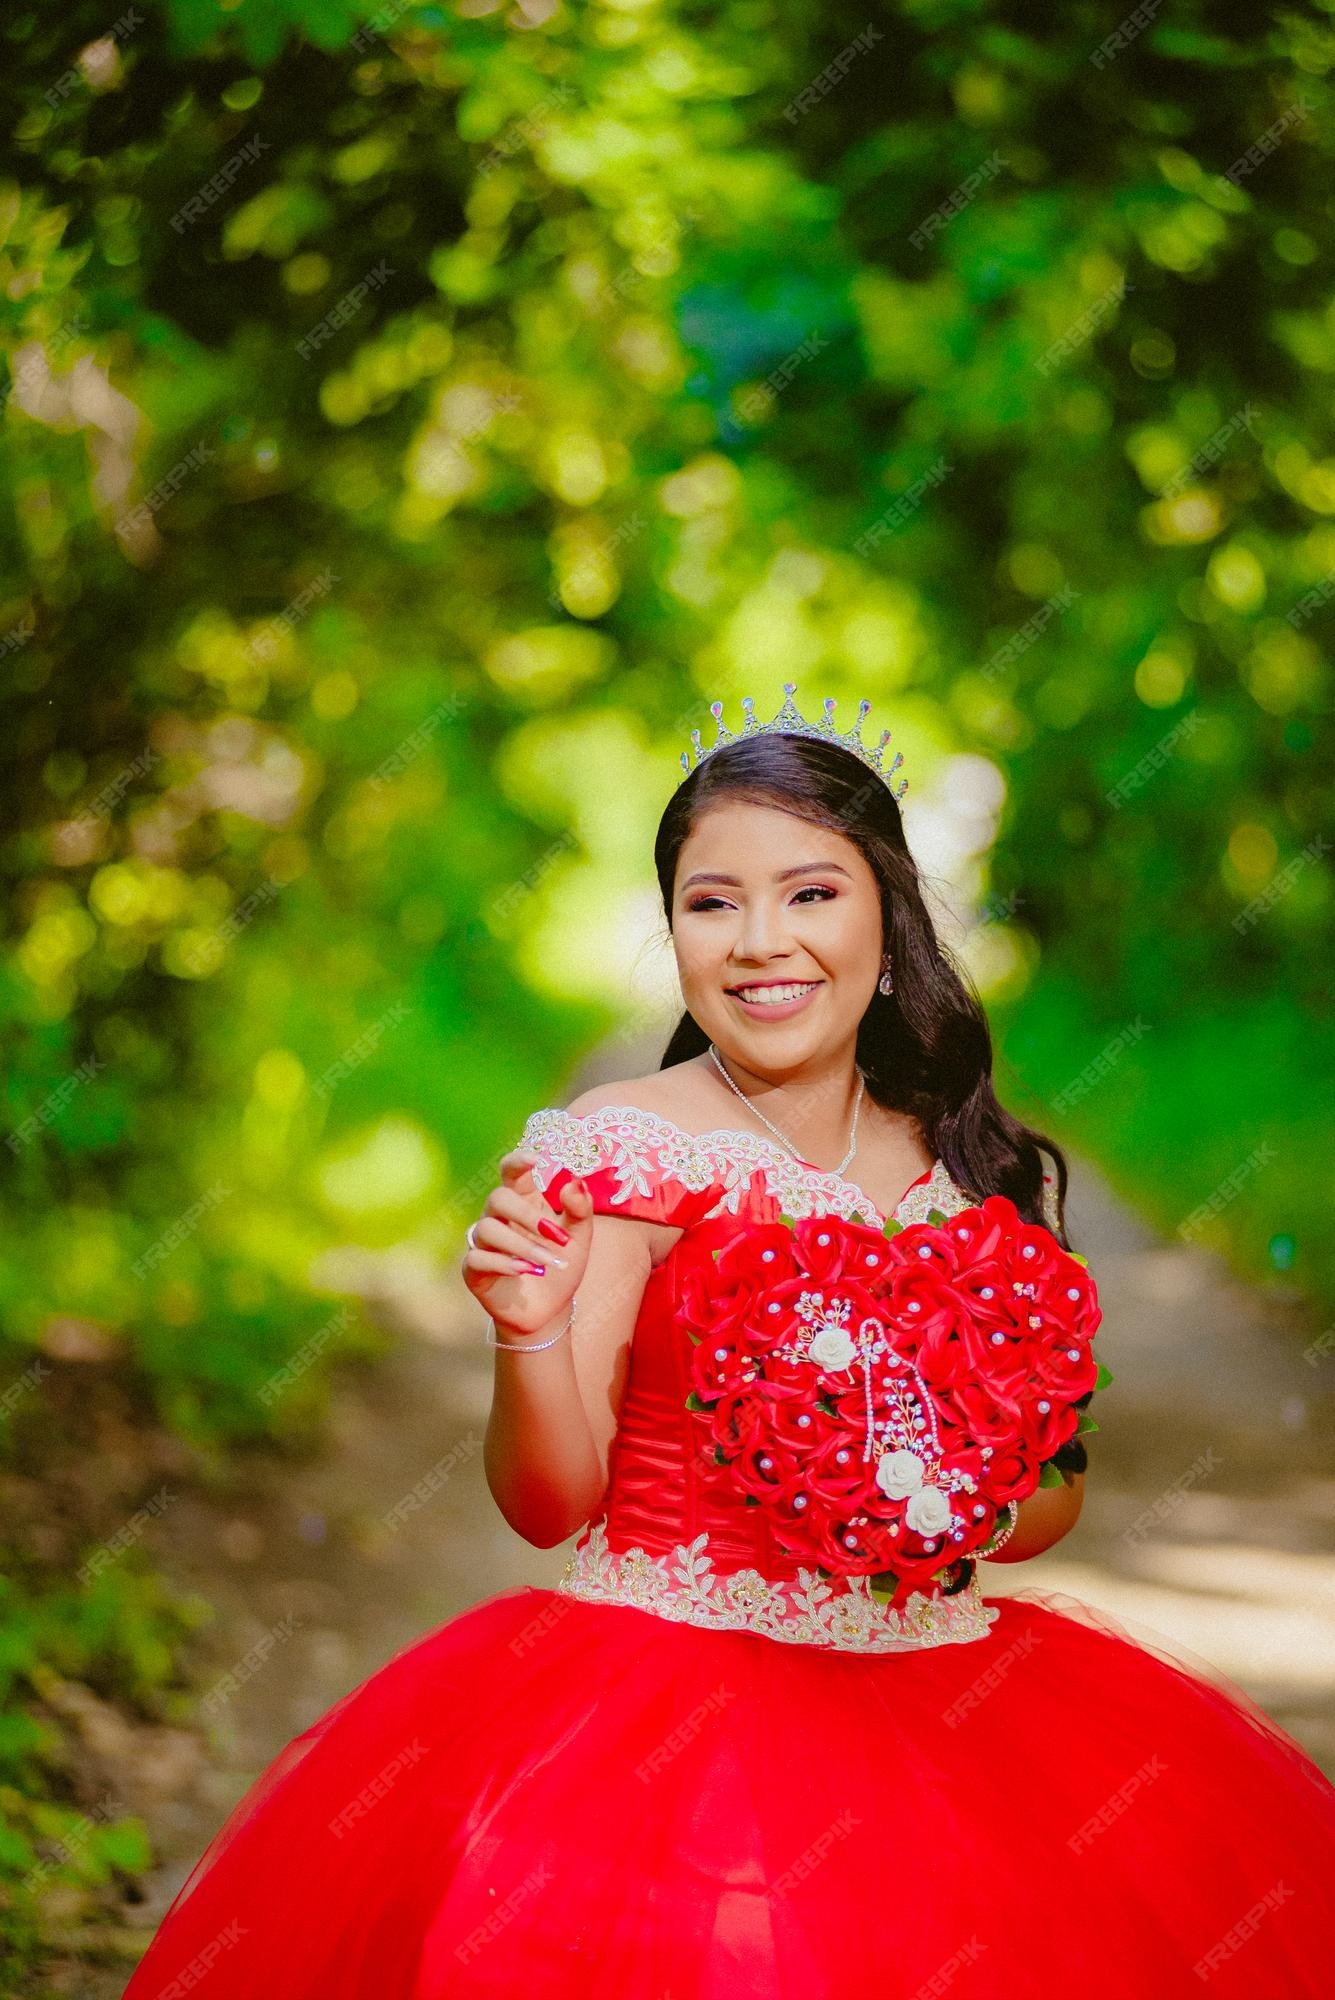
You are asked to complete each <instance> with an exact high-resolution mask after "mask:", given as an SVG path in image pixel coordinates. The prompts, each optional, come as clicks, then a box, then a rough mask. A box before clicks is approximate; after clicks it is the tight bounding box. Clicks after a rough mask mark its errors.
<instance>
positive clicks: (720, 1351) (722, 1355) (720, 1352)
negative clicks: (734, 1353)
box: [714, 1347, 728, 1361]
mask: <svg viewBox="0 0 1335 2000" xmlns="http://www.w3.org/2000/svg"><path fill="white" fill-rule="evenodd" d="M727 1358H728V1350H727V1348H726V1347H716V1348H715V1349H714V1359H715V1361H726V1360H727Z"/></svg>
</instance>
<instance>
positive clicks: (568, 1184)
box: [558, 1180, 593, 1223]
mask: <svg viewBox="0 0 1335 2000" xmlns="http://www.w3.org/2000/svg"><path fill="white" fill-rule="evenodd" d="M558 1199H559V1201H560V1203H561V1208H562V1210H563V1212H564V1217H565V1220H566V1222H567V1223H575V1222H587V1221H588V1219H589V1217H590V1216H591V1215H592V1214H593V1196H592V1195H591V1194H590V1192H589V1190H588V1188H587V1186H586V1185H585V1183H584V1182H583V1181H581V1180H568V1181H565V1182H563V1183H562V1187H561V1193H560V1195H559V1197H558Z"/></svg>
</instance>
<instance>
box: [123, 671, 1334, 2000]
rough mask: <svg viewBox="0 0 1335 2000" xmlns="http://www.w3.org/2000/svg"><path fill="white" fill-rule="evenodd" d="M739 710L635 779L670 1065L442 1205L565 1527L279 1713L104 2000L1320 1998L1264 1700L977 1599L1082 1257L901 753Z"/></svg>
mask: <svg viewBox="0 0 1335 2000" xmlns="http://www.w3.org/2000/svg"><path fill="white" fill-rule="evenodd" d="M782 721H783V725H784V726H779V721H778V719H776V724H774V725H766V727H765V731H764V732H757V733H756V734H755V736H754V738H751V737H749V736H743V737H742V738H741V739H734V740H732V741H730V742H726V743H723V742H721V743H720V745H719V746H718V747H716V748H715V749H714V750H713V751H711V752H709V753H706V755H705V756H704V758H703V759H702V760H701V761H700V762H699V763H698V765H697V768H696V770H695V771H694V772H690V771H688V773H687V779H686V782H685V783H683V784H682V785H681V786H680V787H679V788H678V791H677V793H676V795H675V797H674V798H673V799H672V800H671V801H670V802H669V804H668V806H667V809H666V810H665V812H664V814H663V818H662V823H661V825H660V828H659V833H658V839H657V844H656V849H655V861H656V866H657V872H658V880H659V885H660V889H661V892H662V897H663V909H664V915H665V918H666V920H667V923H668V926H669V929H670V932H671V937H672V944H673V949H674V951H675V954H676V960H677V967H678V972H679V975H680V980H681V989H682V997H683V1001H684V1003H685V1011H684V1012H683V1015H682V1017H681V1020H680V1022H679V1023H678V1025H677V1028H676V1030H675V1032H674V1033H673V1035H672V1037H671V1040H670V1042H669V1044H668V1047H667V1049H666V1051H665V1054H664V1057H663V1061H662V1064H661V1066H660V1068H659V1069H658V1070H656V1071H654V1072H652V1073H651V1074H650V1075H647V1076H642V1077H636V1078H632V1079H629V1080H627V1081H623V1082H618V1083H615V1084H612V1085H610V1086H606V1087H604V1088H602V1089H599V1090H596V1091H590V1092H586V1093H585V1094H584V1095H583V1096H582V1097H579V1098H576V1099H575V1100H574V1102H573V1103H571V1104H570V1105H568V1106H566V1107H555V1106H552V1107H545V1108H543V1109H540V1110H537V1111H535V1112H534V1113H533V1115H532V1116H531V1117H530V1118H529V1120H528V1122H527V1124H526V1126H525V1129H524V1133H523V1139H522V1142H521V1144H520V1145H519V1146H518V1147H516V1148H515V1149H513V1150H512V1151H510V1152H508V1153H507V1154H506V1155H505V1156H504V1157H503V1159H502V1160H501V1163H500V1178H499V1184H498V1185H497V1186H496V1187H495V1188H493V1189H492V1191H491V1193H490V1194H489V1195H488V1197H487V1199H486V1203H485V1205H484V1209H483V1213H482V1215H481V1216H480V1217H479V1219H478V1221H477V1222H476V1223H475V1224H474V1225H473V1227H472V1229H470V1231H469V1233H468V1241H469V1248H468V1253H467V1256H466V1258H465V1259H464V1266H463V1269H464V1277H465V1281H466V1283H467V1284H468V1286H469V1289H470V1290H471V1292H472V1293H473V1295H474V1296H475V1297H476V1298H477V1300H478V1301H479V1303H480V1304H481V1305H482V1307H483V1308H484V1310H485V1312H486V1314H487V1315H488V1317H489V1320H490V1322H491V1331H490V1334H489V1338H491V1340H492V1342H493V1345H494V1348H495V1383H494V1391H493V1401H492V1408H491V1414H490V1418H489V1420H488V1425H487V1432H486V1439H485V1448H484V1464H485V1468H486V1474H487V1479H488V1481H489V1483H490V1487H491V1491H492V1493H493V1495H494V1497H495V1499H496V1502H497V1505H498V1507H499V1508H500V1510H501V1512H502V1514H503V1515H504V1516H505V1518H506V1519H507V1520H508V1521H509V1522H510V1523H511V1525H512V1526H513V1527H515V1528H516V1529H517V1530H518V1532H519V1533H520V1534H522V1535H524V1536H525V1537H526V1538H527V1539H528V1540H529V1541H531V1542H532V1543H534V1544H535V1545H537V1546H539V1547H543V1548H547V1547H552V1546H554V1545H555V1544H556V1543H557V1542H560V1541H563V1540H565V1539H567V1538H568V1537H569V1536H570V1535H572V1534H574V1533H575V1532H576V1531H577V1530H578V1531H579V1533H578V1539H577V1541H576V1543H575V1546H574V1548H573V1550H572V1551H571V1553H570V1556H569V1559H568V1561H567V1563H566V1566H565V1569H564V1571H563V1573H562V1575H561V1577H560V1580H559V1581H558V1582H557V1583H556V1584H555V1586H554V1587H552V1588H550V1589H548V1588H542V1589H539V1588H532V1587H528V1586H525V1587H523V1588H520V1589H517V1590H510V1591H505V1592H502V1593H501V1594H500V1595H498V1596H495V1597H491V1598H488V1599H486V1600H485V1601H484V1602H482V1603H480V1604H477V1605H475V1606H473V1607H472V1609H470V1610H468V1611H466V1612H464V1613H462V1614H461V1615H460V1616H458V1617H456V1618H454V1619H451V1620H450V1621H448V1622H447V1623H446V1624H444V1625H442V1626H439V1627H438V1628H437V1629H435V1630H434V1631H432V1632H429V1633H428V1634H426V1636H425V1637H423V1638H422V1639H420V1640H417V1641H415V1642H414V1643H413V1644H412V1645H410V1646H408V1647H406V1648H404V1649H403V1650H402V1651H401V1652H399V1653H398V1654H396V1655H395V1656H394V1657H393V1658H392V1659H391V1660H390V1661H389V1662H388V1663H387V1664H386V1665H385V1666H384V1667H382V1668H381V1669H380V1670H379V1672H378V1673H376V1674H374V1675H372V1676H371V1678H370V1679H369V1680H367V1681H365V1682H363V1684H362V1685H361V1686H360V1687H358V1688H356V1689H354V1690H353V1691H352V1692H351V1693H350V1694H349V1695H347V1696H346V1697H345V1698H344V1699H343V1700H342V1701H341V1702H339V1703H338V1704H336V1706H335V1707H334V1708H333V1709H331V1710H330V1711H329V1712H328V1713H327V1714H325V1715H324V1716H322V1717H321V1718H320V1719H319V1720H318V1721H317V1722H315V1723H314V1724H312V1725H311V1727H310V1728H308V1729H307V1730H305V1731H304V1732H303V1733H302V1734H301V1735H300V1736H298V1737H297V1738H295V1739H294V1740H293V1742H292V1743H291V1744H289V1745H288V1747H287V1749H286V1750H285V1751H284V1752H283V1753H282V1755H281V1756H280V1757H279V1758H278V1759H276V1760H275V1762H274V1763H273V1764H272V1765H271V1766H270V1768H269V1769H268V1770H267V1771H266V1772H265V1773H263V1774H262V1776H261V1777H260V1778H259V1779H258V1780H257V1781H256V1782H255V1783H254V1785H253V1786H252V1787H251V1789H250V1791H249V1792H248V1793H247V1794H246V1796H245V1797H244V1798H243V1799H242V1801H241V1802H240V1804H239V1805H238V1806H236V1807H235V1808H234V1809H233V1811H232V1813H231V1814H230V1815H229V1817H228V1819H227V1820H226V1822H225V1823H224V1825H223V1827H222V1828H221V1829H220V1831H219V1833H218V1834H217V1835H216V1837H215V1839H214V1841H213V1842H212V1843H211V1845H210V1847H209V1849H208V1850H207V1851H206V1853H205V1854H204V1856H203V1857H202V1859H201V1861H200V1862H199V1863H198V1865H197V1867H196V1869H195V1871H194V1873H193V1874H192V1876H191V1877H190V1878H189V1880H188V1881H187V1882H186V1884H185V1885H184V1887H183V1889H182V1891H181V1893H180V1896H179V1897H178V1899H177V1902H176V1903H175V1904H174V1905H173V1906H172V1908H171V1910H169V1911H168V1913H167V1917H166V1919H165V1920H164V1923H163V1925H162V1927H161V1928H160V1930H159V1933H158V1936H157V1938H156V1939H155V1941H154V1944H153V1946H152V1947H151V1949H150V1951H149V1954H148V1957H147V1958H146V1959H145V1960H144V1962H143V1964H142V1965H141V1967H140V1968H139V1971H138V1972H137V1973H136V1975H135V1977H134V1978H133V1979H132V1980H131V1982H130V1987H129V1990H128V1993H127V1996H126V2000H150V1996H152V2000H163V1997H164V1996H169V2000H175V1996H176V1995H178V1994H184V1993H186V1992H192V1991H193V1990H194V1989H195V1987H196V1986H197V1985H198V1986H199V1988H200V1990H201V1991H203V1990H205V1988H207V1993H208V1995H209V1996H210V2000H243V1997H244V2000H280V1996H281V2000H447V1996H448V2000H455V1996H483V1995H488V1996H493V1997H494V2000H500V1996H502V1995H503V1996H506V2000H513V1996H515V1995H518V1994H529V1993H532V1994H541V1995H542V1996H543V2000H664V1996H665V1995H667V1994H671V1995H672V1996H673V2000H723V1996H727V2000H732V1996H734V1995H745V1996H747V2000H796V1996H798V1995H801V2000H836V1996H839V2000H843V1996H844V1995H847V1994H850V1993H854V1992H874V1993H882V1992H884V1993H891V1994H894V1995H902V1996H905V2000H921V1996H925V1995H927V1994H933V1993H939V1992H945V1991H946V1990H947V1989H948V1990H949V1993H950V1995H951V2000H999V1996H1001V1995H1005V1996H1007V2000H1038V1996H1040V1995H1042V1996H1045V2000H1046V1996H1048V1995H1050V1994H1053V1993H1058V1992H1074V1993H1078V1994H1079V1996H1080V2000H1126V1996H1127V1995H1128V1994H1132V1995H1135V1996H1136V2000H1181V1996H1182V1995H1183V1994H1184V1993H1187V1992H1192V1991H1196V1990H1197V1985H1198V1982H1201V1981H1206V1980H1208V1981H1209V1984H1210V1992H1211V1994H1212V1995H1221V1996H1225V2000H1280V1996H1283V2000H1316V1996H1318V1995H1324V1994H1325V1993H1326V1992H1327V1991H1328V1988H1329V1971H1330V1947H1331V1942H1332V1936H1335V1891H1333V1890H1332V1881H1333V1880H1335V1871H1332V1868H1331V1860H1332V1857H1333V1856H1335V1789H1332V1787H1331V1786H1330V1785H1329V1784H1328V1783H1327V1782H1326V1780H1325V1779H1324V1778H1323V1777H1322V1775H1321V1773H1320V1772H1319V1770H1318V1769H1317V1767H1316V1766H1315V1765H1314V1764H1313V1763H1312V1762H1311V1760H1310V1759H1308V1758H1307V1757H1306V1756H1305V1754H1304V1753H1303V1752H1302V1751H1301V1750H1300V1749H1299V1747H1298V1745H1297V1744H1296V1743H1294V1742H1293V1741H1292V1739H1290V1738H1289V1737H1288V1736H1286V1735H1285V1734H1284V1732H1283V1731H1282V1730H1281V1729H1280V1728H1279V1727H1278V1726H1277V1725H1276V1724H1275V1723H1274V1722H1273V1721H1272V1720H1271V1719H1270V1718H1269V1717H1268V1716H1267V1715H1266V1714H1265V1713H1264V1712H1263V1711H1262V1710H1261V1709H1260V1708H1259V1707H1258V1706H1257V1705H1256V1703H1255V1702H1253V1701H1251V1700H1250V1699H1249V1697H1248V1696H1247V1695H1246V1694H1244V1693H1243V1691H1242V1690H1241V1689H1240V1688H1238V1687H1237V1686H1236V1685H1234V1684H1233V1683H1231V1682H1229V1681H1227V1680H1225V1679H1224V1678H1223V1677H1222V1676H1219V1675H1217V1674H1215V1673H1214V1672H1212V1671H1211V1670H1209V1669H1207V1668H1206V1667H1205V1664H1204V1663H1203V1662H1201V1661H1199V1660H1194V1659H1192V1658H1190V1657H1188V1656H1187V1655H1185V1654H1184V1653H1183V1652H1182V1651H1181V1649H1174V1648H1172V1647H1170V1646H1169V1644H1168V1643H1167V1642H1166V1641H1160V1640H1159V1639H1158V1638H1157V1637H1156V1636H1155V1635H1153V1634H1150V1633H1144V1632H1142V1633H1141V1634H1140V1635H1138V1636H1133V1635H1132V1634H1131V1633H1130V1632H1129V1631H1128V1630H1127V1629H1126V1627H1125V1626H1124V1625H1123V1624H1120V1623H1119V1622H1118V1621H1116V1620H1114V1619H1113V1618H1111V1617H1110V1616H1108V1615H1107V1614H1106V1613H1103V1612H1101V1611H1099V1610H1097V1609H1096V1608H1094V1607H1092V1606H1090V1605H1088V1604H1085V1603H1083V1602H1081V1601H1080V1600H1077V1599H1075V1598H1073V1597H1070V1596H1067V1595H1065V1594H1062V1593H1054V1592H1050V1591H1045V1590H1043V1589H1042V1588H1041V1587H1037V1586H1029V1587H1028V1588H1026V1589H1024V1590H1022V1591H1019V1592H1015V1593H1013V1594H1011V1595H1008V1596H1005V1597H1002V1598H1000V1599H998V1600H993V1599H989V1598H987V1597H985V1596H984V1595H983V1592H982V1587H981V1581H980V1571H979V1560H980V1558H984V1557H995V1559H997V1560H999V1561H1009V1562H1016V1561H1022V1560H1024V1559H1026V1558H1027V1557H1029V1556H1031V1555H1034V1554H1036V1553H1038V1552H1039V1551H1041V1550H1042V1549H1044V1548H1047V1547H1049V1546H1050V1545H1051V1544H1052V1543H1053V1542H1054V1541H1056V1540H1058V1539H1059V1538H1060V1537H1061V1536H1062V1535H1064V1534H1066V1533H1068V1532H1069V1530H1070V1528H1071V1527H1072V1525H1073V1524H1074V1522H1075V1519H1076V1516H1077V1514H1078V1513H1079V1509H1080V1497H1081V1491H1082V1488H1083V1477H1082V1474H1083V1470H1084V1467H1085V1464H1086V1458H1085V1447H1084V1444H1083V1442H1082V1440H1081V1438H1080V1437H1078V1436H1077V1435H1076V1427H1077V1423H1078V1421H1079V1417H1082V1416H1083V1415H1084V1411H1085V1406H1086V1405H1087V1404H1088V1402H1089V1399H1090V1396H1091V1395H1092V1394H1093V1392H1094V1389H1095V1388H1096V1387H1098V1386H1099V1385H1100V1383H1101V1382H1102V1381H1103V1379H1104V1375H1105V1372H1106V1371H1102V1370H1101V1369H1098V1370H1096V1366H1095V1363H1094V1360H1093V1356H1092V1352H1091V1349H1090V1334H1091V1332H1092V1328H1093V1326H1094V1325H1095V1324H1097V1319H1098V1311H1097V1306H1096V1304H1095V1295H1094V1288H1093V1281H1092V1278H1091V1277H1090V1275H1089V1274H1088V1273H1087V1272H1086V1271H1085V1270H1084V1268H1083V1259H1080V1258H1079V1257H1078V1255H1077V1254H1075V1253H1073V1252H1072V1250H1071V1246H1070V1244H1069V1242H1068V1241H1067V1236H1066V1229H1065V1221H1064V1195H1065V1188H1066V1165H1065V1161H1064V1159H1063V1157H1062V1155H1061V1153H1060V1151H1059V1150H1058V1148H1057V1147H1056V1146H1055V1145H1054V1144H1053V1143H1052V1142H1051V1141H1050V1140H1049V1139H1047V1138H1046V1137H1044V1135H1042V1134H1040V1133H1037V1132H1034V1131H1031V1130H1030V1129H1029V1128H1028V1127H1026V1126H1025V1125H1023V1124H1022V1123H1020V1122H1019V1121H1018V1120H1017V1119H1016V1118H1014V1117H1013V1116H1012V1115H1011V1114H1010V1113H1009V1112H1008V1111H1007V1110H1006V1109H1005V1108H1004V1107H1003V1106H1002V1105H1001V1104H1000V1103H999V1102H998V1100H997V1097H996V1094H995V1091H994V1089H993V1085H992V1078H991V1041H990V1036H989V1033H988V1028H987V1022H986V1019H985V1017H984V1014H983V1010H982V1007H981V1005H980V1004H979V1002H978V1000H977V998H976V997H975V996H974V995H973V993H972V992H971V991H970V990H969V988H968V987H967V986H966V984H965V981H964V979H963V977H962V976H961V974H960V973H959V972H958V971H957V970H956V968H955V967H954V966H953V965H952V964H951V962H950V959H949V955H948V954H947V953H946V952H945V951H944V950H943V949H942V948H941V947H940V946H939V945H938V942H937V940H936V937H935V935H934V933H933V928H932V924H931V921H930V918H929V914H928V911H927V909H926V906H925V904H924V902H923V899H922V895H921V891H920V888H919V883H918V876H917V870H916V868H915V866H914V863H913V860H912V857H911V856H910V854H909V850H908V847H907V845H906V842H905V838H904V830H903V826H902V823H901V820H900V815H899V810H898V805H897V800H896V796H895V794H894V793H893V791H892V790H891V788H890V787H889V785H888V783H886V782H885V781H884V778H883V774H881V773H880V771H879V768H878V765H877V764H876V763H875V762H872V776H871V777H870V779H869V777H868V763H869V761H871V760H869V758H868V757H867V756H866V755H865V754H864V751H863V749H862V748H861V747H860V746H859V745H857V744H855V743H850V742H849V741H848V740H846V739H840V740H838V741H835V740H830V739H829V738H828V737H827V739H826V740H824V741H821V740H818V734H819V732H816V733H813V732H812V731H811V729H810V728H809V727H807V726H806V725H801V726H792V724H794V723H800V718H797V717H796V714H795V711H794V712H793V713H792V718H791V723H790V718H789V711H788V710H787V709H785V710H784V711H783V712H782ZM499 1053H500V1056H501V1058H502V1059H503V1055H504V1052H503V1051H501V1052H499ZM1043 1150H1046V1151H1047V1153H1048V1154H1049V1155H1050V1156H1051V1159H1052V1162H1053V1169H1054V1171H1053V1172H1045V1170H1044V1165H1043ZM577 1307H578V1318H577V1319H576V1308H577ZM915 1312H916V1313H917V1314H918V1315H919V1316H918V1318H917V1319H915V1318H914V1317H913V1315H914V1314H915ZM771 1315H777V1318H771ZM804 1328H805V1329H806V1332H805V1334H804V1333H803V1329H804ZM813 1329H814V1330H813ZM702 1390H703V1391H704V1392H706V1393H704V1394H702V1393H701V1392H702ZM1077 1413H1079V1416H1078V1414H1077ZM1054 1445H1055V1447H1056V1448H1055V1449H1054V1448H1053V1447H1054ZM859 1447H861V1449H859ZM1049 1471H1050V1472H1051V1475H1052V1478H1053V1479H1054V1480H1058V1481H1059V1483H1055V1484H1054V1483H1044V1484H1043V1485H1042V1486H1041V1487H1040V1486H1039V1485H1038V1484H1037V1482H1038V1480H1039V1479H1040V1477H1041V1476H1043V1475H1044V1474H1047V1473H1048V1472H1049ZM1007 1516H1009V1524H1008V1525H1002V1524H1003V1523H1004V1522H1006V1519H1007ZM867 1537H870V1538H871V1539H870V1540H867V1539H865V1538H867ZM896 1537H898V1539H896ZM872 1547H875V1548H877V1549H879V1551H880V1554H879V1556H878V1558H877V1560H876V1561H875V1562H873V1561H870V1560H869V1559H868V1558H867V1557H865V1556H862V1555H859V1554H858V1553H857V1551H858V1550H860V1549H863V1548H868V1549H870V1548H872ZM813 1549H815V1550H816V1552H817V1553H816V1556H815V1558H813V1556H812V1554H811V1551H812V1550H813ZM850 1549H851V1550H853V1551H854V1553H853V1554H849V1553H848V1552H849V1550H850ZM1239 1826H1245V1828H1246V1839H1245V1840H1243V1839H1239V1838H1238V1828H1239ZM205 1974H207V1980H205V1977H204V1975H205Z"/></svg>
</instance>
